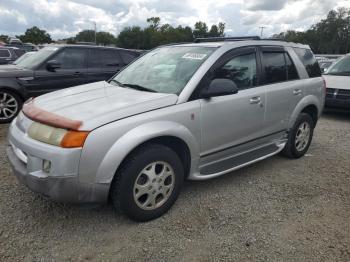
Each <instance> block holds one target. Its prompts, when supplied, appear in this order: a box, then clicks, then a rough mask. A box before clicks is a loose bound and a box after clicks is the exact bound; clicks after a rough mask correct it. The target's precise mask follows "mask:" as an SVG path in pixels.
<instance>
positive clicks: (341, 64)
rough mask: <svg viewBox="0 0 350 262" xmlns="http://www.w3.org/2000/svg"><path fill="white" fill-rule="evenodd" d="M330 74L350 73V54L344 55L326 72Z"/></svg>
mask: <svg viewBox="0 0 350 262" xmlns="http://www.w3.org/2000/svg"><path fill="white" fill-rule="evenodd" d="M326 74H328V75H350V56H349V55H348V56H344V57H343V58H341V59H340V60H338V61H337V62H336V63H334V64H333V65H332V66H331V67H330V68H329V69H328V70H327V72H326Z"/></svg>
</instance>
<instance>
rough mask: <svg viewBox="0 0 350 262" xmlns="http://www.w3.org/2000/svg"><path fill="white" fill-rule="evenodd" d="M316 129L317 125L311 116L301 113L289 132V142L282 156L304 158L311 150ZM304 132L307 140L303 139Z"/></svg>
mask: <svg viewBox="0 0 350 262" xmlns="http://www.w3.org/2000/svg"><path fill="white" fill-rule="evenodd" d="M314 127H315V124H314V121H313V120H312V118H311V116H310V115H309V114H305V113H301V114H300V115H299V116H298V118H297V119H296V121H295V123H294V126H293V127H292V129H291V130H290V132H289V135H288V141H287V144H286V145H285V147H284V149H283V151H282V154H283V155H285V156H287V157H289V158H300V157H302V156H303V155H304V154H305V153H306V152H307V150H308V149H309V146H310V144H311V141H312V136H313V133H314ZM303 130H304V131H303ZM307 130H309V131H307ZM302 132H304V138H305V139H302V137H303V136H302ZM298 138H299V139H298Z"/></svg>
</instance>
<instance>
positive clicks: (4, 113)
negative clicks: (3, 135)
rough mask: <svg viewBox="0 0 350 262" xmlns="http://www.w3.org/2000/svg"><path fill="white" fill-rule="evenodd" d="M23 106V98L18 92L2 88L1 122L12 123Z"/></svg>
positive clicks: (0, 92) (0, 96)
mask: <svg viewBox="0 0 350 262" xmlns="http://www.w3.org/2000/svg"><path fill="white" fill-rule="evenodd" d="M21 108H22V100H21V98H20V97H19V96H18V95H17V94H16V93H14V92H11V91H9V90H2V89H0V124H4V123H10V122H11V121H12V120H13V119H14V118H15V117H16V116H17V114H18V113H19V111H20V110H21Z"/></svg>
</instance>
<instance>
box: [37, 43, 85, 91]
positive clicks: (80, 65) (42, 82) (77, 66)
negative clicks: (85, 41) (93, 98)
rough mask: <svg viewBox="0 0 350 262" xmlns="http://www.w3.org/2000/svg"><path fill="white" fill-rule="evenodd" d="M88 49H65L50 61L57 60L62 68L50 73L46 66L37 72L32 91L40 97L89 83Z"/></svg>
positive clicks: (42, 66)
mask: <svg viewBox="0 0 350 262" xmlns="http://www.w3.org/2000/svg"><path fill="white" fill-rule="evenodd" d="M87 51H88V49H87V48H81V47H80V48H78V47H65V48H62V50H60V51H59V52H58V53H57V54H55V55H54V56H53V57H51V58H50V59H49V60H56V61H57V62H58V63H59V64H60V68H57V69H55V70H54V71H49V70H47V68H46V64H45V63H44V64H43V65H41V66H40V68H39V69H38V70H36V71H35V77H34V80H33V81H32V82H31V83H32V85H31V89H32V91H35V94H32V95H40V94H44V93H47V92H51V91H55V90H58V89H63V88H67V87H72V86H77V85H82V84H86V83H87V64H86V60H87Z"/></svg>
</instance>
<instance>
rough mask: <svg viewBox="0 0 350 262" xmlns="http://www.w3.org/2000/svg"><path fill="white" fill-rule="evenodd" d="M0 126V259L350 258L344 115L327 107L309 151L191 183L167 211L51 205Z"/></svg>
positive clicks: (348, 137) (349, 162)
mask: <svg viewBox="0 0 350 262" xmlns="http://www.w3.org/2000/svg"><path fill="white" fill-rule="evenodd" d="M7 128H8V127H7V126H4V125H3V126H1V127H0V165H1V169H0V261H18V260H21V261H22V260H23V261H89V260H91V261H96V260H98V261H102V260H104V261H150V260H152V261H225V260H231V261H232V260H235V261H317V262H319V261H350V114H340V113H327V114H325V115H324V116H323V117H322V118H321V119H320V121H319V124H318V126H317V129H316V130H315V136H314V140H313V143H312V145H311V147H310V150H309V152H308V154H307V155H306V156H305V157H303V158H301V159H298V160H289V159H286V158H283V157H281V156H275V157H272V158H270V159H267V160H264V161H262V162H259V163H256V164H254V165H252V166H250V167H246V168H243V169H241V170H238V171H236V172H234V173H232V174H231V175H226V176H222V177H220V178H217V179H214V180H209V181H204V182H187V183H186V184H185V186H184V189H183V191H182V194H180V197H179V199H178V201H177V202H176V204H175V206H174V207H173V208H172V209H171V210H170V212H168V213H167V214H166V215H165V216H163V217H161V218H159V219H157V220H154V221H151V222H147V223H140V224H138V223H135V222H132V221H130V220H128V219H127V218H125V217H123V216H120V215H118V214H116V213H115V212H114V211H113V209H112V207H111V205H105V206H101V207H97V208H94V209H91V208H90V209H87V208H82V207H78V206H70V205H64V204H58V203H53V202H50V201H48V200H45V199H43V198H41V197H40V196H38V195H35V194H34V193H32V192H31V191H30V190H28V189H27V188H25V187H24V186H22V185H20V184H19V183H18V182H17V180H16V179H15V177H14V176H12V175H11V172H10V170H9V165H8V163H7V159H6V155H5V146H6V132H7Z"/></svg>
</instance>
